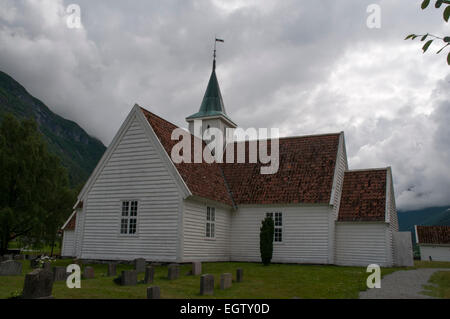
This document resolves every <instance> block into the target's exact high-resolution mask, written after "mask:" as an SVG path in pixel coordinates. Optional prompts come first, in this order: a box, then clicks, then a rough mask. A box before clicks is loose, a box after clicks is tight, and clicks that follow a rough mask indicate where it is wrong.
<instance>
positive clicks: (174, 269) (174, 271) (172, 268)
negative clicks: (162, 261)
mask: <svg viewBox="0 0 450 319" xmlns="http://www.w3.org/2000/svg"><path fill="white" fill-rule="evenodd" d="M178 277H180V266H179V265H177V264H170V265H169V267H168V274H167V278H169V280H174V279H178Z"/></svg>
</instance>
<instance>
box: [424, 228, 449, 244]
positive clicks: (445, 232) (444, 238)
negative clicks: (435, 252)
mask: <svg viewBox="0 0 450 319" xmlns="http://www.w3.org/2000/svg"><path fill="white" fill-rule="evenodd" d="M417 237H418V238H417V240H418V243H419V244H450V226H417Z"/></svg>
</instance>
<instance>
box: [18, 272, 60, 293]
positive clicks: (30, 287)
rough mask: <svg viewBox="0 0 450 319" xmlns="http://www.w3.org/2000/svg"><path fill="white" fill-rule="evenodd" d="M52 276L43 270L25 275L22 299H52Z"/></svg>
mask: <svg viewBox="0 0 450 319" xmlns="http://www.w3.org/2000/svg"><path fill="white" fill-rule="evenodd" d="M52 288H53V274H52V272H50V271H47V270H45V269H35V270H33V271H32V272H30V273H28V274H26V275H25V282H24V285H23V291H22V298H25V299H37V298H52Z"/></svg>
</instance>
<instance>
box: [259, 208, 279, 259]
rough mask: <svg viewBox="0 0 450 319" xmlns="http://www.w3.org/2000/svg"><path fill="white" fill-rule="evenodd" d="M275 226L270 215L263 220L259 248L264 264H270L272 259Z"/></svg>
mask: <svg viewBox="0 0 450 319" xmlns="http://www.w3.org/2000/svg"><path fill="white" fill-rule="evenodd" d="M274 228H275V226H274V222H273V219H272V218H271V217H269V216H268V217H266V218H265V219H264V220H263V221H262V225H261V229H260V234H259V250H260V252H261V260H262V263H263V264H264V266H268V265H269V264H270V261H271V260H272V253H273V233H274V231H275V230H274Z"/></svg>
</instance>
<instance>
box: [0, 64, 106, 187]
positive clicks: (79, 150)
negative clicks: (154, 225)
mask: <svg viewBox="0 0 450 319" xmlns="http://www.w3.org/2000/svg"><path fill="white" fill-rule="evenodd" d="M8 112H10V113H12V114H13V115H15V116H16V117H17V118H19V119H24V118H33V119H35V120H36V122H37V123H38V126H39V130H40V131H41V133H42V134H43V135H44V138H45V140H46V141H47V143H48V145H49V150H50V151H51V152H53V153H54V154H55V155H57V156H58V157H59V158H60V159H61V162H62V164H63V165H64V166H65V167H66V168H67V169H68V172H69V178H70V182H71V184H72V185H73V186H75V185H78V184H80V183H84V182H85V181H86V180H87V178H88V177H89V175H90V174H91V172H92V171H93V169H94V168H95V166H96V165H97V162H98V161H99V159H100V157H101V156H102V155H103V153H104V151H105V149H106V148H105V146H104V145H103V144H102V142H100V141H99V140H97V139H95V138H93V137H91V136H89V134H87V133H86V132H85V131H84V130H83V129H82V128H81V127H80V126H78V124H76V123H75V122H73V121H69V120H66V119H64V118H62V117H61V116H59V115H57V114H55V113H53V112H52V111H50V109H49V108H48V107H47V106H46V105H45V104H44V103H42V102H41V101H40V100H38V99H36V98H35V97H33V96H32V95H30V94H29V93H28V92H27V91H26V89H25V88H24V87H23V86H22V85H20V84H19V83H18V82H17V81H15V80H14V79H13V78H11V77H10V76H9V75H7V74H6V73H4V72H1V71H0V120H1V118H2V117H3V116H4V114H5V113H8Z"/></svg>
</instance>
